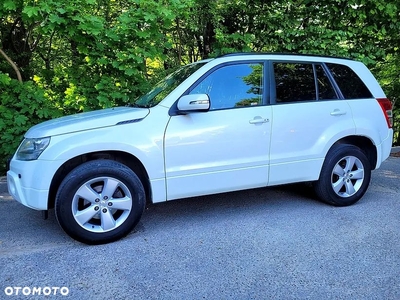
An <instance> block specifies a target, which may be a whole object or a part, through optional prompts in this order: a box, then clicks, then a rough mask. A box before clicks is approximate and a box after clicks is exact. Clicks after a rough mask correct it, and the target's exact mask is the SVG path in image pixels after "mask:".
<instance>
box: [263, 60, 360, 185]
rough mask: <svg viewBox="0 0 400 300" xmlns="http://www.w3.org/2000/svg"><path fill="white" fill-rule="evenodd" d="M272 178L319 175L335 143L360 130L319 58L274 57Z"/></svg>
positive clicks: (292, 179)
mask: <svg viewBox="0 0 400 300" xmlns="http://www.w3.org/2000/svg"><path fill="white" fill-rule="evenodd" d="M271 72H272V74H271V78H272V79H273V80H272V81H271V86H272V87H271V102H272V115H273V121H272V129H271V132H272V136H271V148H270V150H271V151H270V164H271V165H270V178H269V184H270V185H274V184H282V183H289V182H297V181H309V180H316V179H318V177H319V172H320V169H321V167H322V163H323V160H324V156H325V154H326V151H327V149H328V147H330V143H332V141H336V140H338V139H340V138H341V137H343V136H346V135H352V134H354V133H355V126H354V122H353V119H352V113H351V110H350V107H349V105H348V103H347V102H346V101H345V100H342V99H340V98H342V97H341V95H338V93H337V91H336V89H335V88H334V86H333V84H332V80H331V79H330V78H329V76H328V75H327V74H328V73H327V72H326V71H325V66H324V65H323V64H320V63H309V62H281V61H276V62H271Z"/></svg>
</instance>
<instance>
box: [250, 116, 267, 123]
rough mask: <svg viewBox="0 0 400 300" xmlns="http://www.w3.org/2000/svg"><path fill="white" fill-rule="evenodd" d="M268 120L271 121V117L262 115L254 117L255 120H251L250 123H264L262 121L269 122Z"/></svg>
mask: <svg viewBox="0 0 400 300" xmlns="http://www.w3.org/2000/svg"><path fill="white" fill-rule="evenodd" d="M268 122H269V119H265V118H262V117H260V116H257V117H254V119H253V120H250V121H249V123H250V124H262V123H268Z"/></svg>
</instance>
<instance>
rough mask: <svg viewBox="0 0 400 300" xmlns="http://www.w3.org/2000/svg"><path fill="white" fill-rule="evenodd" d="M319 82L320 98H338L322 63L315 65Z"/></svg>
mask: <svg viewBox="0 0 400 300" xmlns="http://www.w3.org/2000/svg"><path fill="white" fill-rule="evenodd" d="M315 73H316V74H317V79H318V80H317V82H318V100H329V99H338V97H337V94H336V92H335V89H334V88H333V86H332V83H331V81H330V80H329V78H328V76H327V75H326V73H325V71H324V68H323V67H322V66H321V65H315Z"/></svg>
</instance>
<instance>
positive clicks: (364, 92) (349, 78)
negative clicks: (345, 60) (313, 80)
mask: <svg viewBox="0 0 400 300" xmlns="http://www.w3.org/2000/svg"><path fill="white" fill-rule="evenodd" d="M326 66H327V67H328V68H329V70H330V72H331V74H332V76H333V79H334V80H335V81H336V83H337V85H338V87H339V89H340V91H341V92H342V94H343V97H344V98H345V99H362V98H372V94H371V92H370V91H369V89H368V88H367V87H366V85H365V84H364V82H363V81H362V80H361V79H360V77H358V75H357V74H356V73H355V72H354V71H353V70H352V69H350V68H349V67H348V66H345V65H340V64H332V63H327V64H326Z"/></svg>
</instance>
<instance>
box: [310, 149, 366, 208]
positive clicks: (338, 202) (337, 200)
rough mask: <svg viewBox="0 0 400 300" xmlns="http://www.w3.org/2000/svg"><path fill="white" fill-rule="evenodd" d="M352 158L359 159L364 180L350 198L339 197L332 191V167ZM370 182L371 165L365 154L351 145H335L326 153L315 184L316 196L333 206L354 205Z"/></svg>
mask: <svg viewBox="0 0 400 300" xmlns="http://www.w3.org/2000/svg"><path fill="white" fill-rule="evenodd" d="M347 156H353V157H356V158H357V159H359V160H360V161H361V163H362V165H363V168H364V178H363V182H362V184H361V187H360V188H359V190H358V191H357V192H356V193H355V194H354V195H352V196H350V197H341V196H339V195H338V194H336V192H335V191H334V190H333V187H332V172H333V169H334V167H335V166H336V165H337V164H338V163H339V162H340V161H341V160H342V159H343V158H345V157H347ZM370 180H371V165H370V163H369V161H368V159H367V157H366V155H365V153H364V152H363V151H362V150H361V149H360V148H358V147H356V146H352V145H336V146H334V147H333V148H332V149H331V151H329V152H328V155H327V157H326V160H325V162H324V165H323V167H322V170H321V174H320V179H319V181H318V182H317V189H316V191H317V194H318V196H319V197H320V198H322V200H323V201H325V202H327V203H329V204H333V205H335V206H348V205H352V204H354V203H356V202H357V201H358V200H360V198H361V197H362V196H363V195H364V194H365V192H366V191H367V189H368V186H369V184H370Z"/></svg>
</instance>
